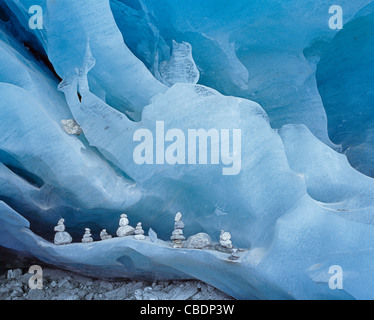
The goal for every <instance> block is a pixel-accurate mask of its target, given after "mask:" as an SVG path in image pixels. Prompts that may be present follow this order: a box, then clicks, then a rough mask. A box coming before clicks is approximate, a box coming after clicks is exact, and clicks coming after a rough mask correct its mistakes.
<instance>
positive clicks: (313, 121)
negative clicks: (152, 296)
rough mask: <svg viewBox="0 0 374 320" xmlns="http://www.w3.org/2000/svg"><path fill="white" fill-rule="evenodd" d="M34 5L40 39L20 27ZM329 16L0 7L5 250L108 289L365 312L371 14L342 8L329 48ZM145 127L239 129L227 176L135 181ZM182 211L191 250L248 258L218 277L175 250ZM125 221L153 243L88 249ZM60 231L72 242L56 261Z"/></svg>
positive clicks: (171, 168)
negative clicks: (156, 289)
mask: <svg viewBox="0 0 374 320" xmlns="http://www.w3.org/2000/svg"><path fill="white" fill-rule="evenodd" d="M32 5H38V6H40V7H41V8H42V10H43V25H42V29H30V27H29V19H30V17H31V14H29V8H30V6H32ZM330 5H331V3H330V2H329V1H327V0H320V1H309V0H301V1H291V0H266V1H264V0H261V1H260V0H253V1H248V0H236V1H234V3H229V2H227V1H223V0H204V1H201V0H199V1H197V0H188V1H187V0H180V1H174V0H162V1H160V0H157V1H156V0H110V1H109V0H90V1H83V0H66V1H45V0H17V1H16V0H5V1H2V2H1V3H0V246H2V247H5V248H9V249H11V250H13V251H14V250H15V251H18V252H19V254H20V255H27V256H30V255H31V256H33V257H35V258H37V259H39V260H41V261H43V262H45V263H48V264H50V265H55V266H56V267H59V268H63V269H67V270H71V271H74V272H77V273H81V274H85V275H89V276H93V277H98V278H103V279H118V278H133V279H152V280H154V279H160V280H161V279H162V280H165V279H199V280H202V281H205V282H207V283H209V284H211V285H213V286H215V287H216V288H218V289H220V290H222V291H224V292H226V293H227V294H229V295H231V296H233V297H235V298H238V299H321V298H322V299H374V268H373V265H374V225H373V224H374V180H373V178H372V176H374V169H373V168H374V162H373V159H374V139H373V134H374V131H373V129H372V127H373V121H374V113H373V112H374V111H373V110H374V109H373V108H372V103H373V102H372V101H373V99H371V95H372V94H373V89H372V87H373V85H374V84H373V79H374V68H373V66H374V61H373V57H372V49H373V48H372V46H373V43H374V42H373V33H372V31H370V30H372V29H373V26H374V20H373V16H374V5H373V4H371V1H369V0H357V1H348V0H341V1H339V5H341V6H342V8H343V10H344V23H345V24H344V28H343V30H341V31H339V30H331V29H329V26H328V20H329V18H330V15H329V7H330ZM69 119H74V120H75V121H76V123H77V124H79V127H78V128H80V129H81V130H82V133H81V134H80V135H75V134H68V133H67V132H66V129H63V127H62V125H61V121H62V120H69ZM156 122H162V123H163V125H164V126H165V131H167V130H169V129H175V128H176V129H179V130H182V131H183V132H187V131H188V130H189V129H200V128H202V129H205V130H209V129H216V130H218V131H219V132H222V131H223V130H227V129H238V130H239V129H240V130H241V163H240V172H239V174H237V175H223V174H222V172H223V169H224V168H227V166H225V165H224V164H222V163H221V164H217V165H203V164H195V165H194V164H185V165H180V164H178V165H170V164H168V163H164V164H153V165H147V164H144V165H139V164H137V163H136V162H135V161H134V158H133V152H134V149H135V148H136V146H137V145H139V142H137V141H134V139H133V137H134V133H135V132H137V131H138V130H142V129H147V130H148V131H149V132H151V133H152V135H153V136H156V135H157V133H156ZM63 123H70V122H66V121H63ZM73 123H74V122H73ZM169 143H171V142H169ZM208 145H209V144H208ZM207 151H208V154H210V152H211V151H214V150H211V149H210V148H208V150H207ZM177 212H182V214H183V219H184V223H185V229H184V236H186V238H188V237H189V236H191V235H194V234H197V233H200V232H205V233H207V234H209V235H210V236H211V237H212V240H214V241H217V240H218V238H219V235H220V231H221V230H225V231H228V232H230V233H231V235H232V239H231V240H232V242H233V245H234V246H235V247H236V248H243V249H246V250H244V251H241V252H240V254H239V255H240V258H239V259H238V260H237V261H235V262H230V261H229V260H228V256H229V254H227V253H225V252H220V251H217V250H207V249H201V250H199V249H188V248H173V247H171V246H170V241H168V239H169V238H170V235H171V233H172V231H173V223H174V216H175V214H176V213H177ZM123 213H126V214H127V216H128V217H129V220H130V222H131V224H133V226H135V225H136V223H137V222H141V223H142V226H143V229H144V230H145V231H148V230H149V228H152V229H153V230H155V231H156V233H157V235H158V238H159V240H158V241H157V242H152V241H150V239H149V238H148V237H146V239H145V240H136V239H134V238H133V237H132V236H130V237H121V238H118V237H114V238H112V239H109V240H105V241H100V239H99V237H98V234H99V233H100V231H101V230H102V229H106V230H107V231H108V233H109V234H112V235H114V234H115V231H116V229H117V228H118V218H119V216H120V215H121V214H123ZM61 218H63V219H64V220H65V225H66V230H67V231H69V233H70V234H71V235H72V237H73V243H71V244H67V245H60V246H58V245H55V244H53V237H54V231H53V227H54V226H55V225H56V223H57V221H59V220H60V219H61ZM85 228H90V230H91V233H92V234H93V238H94V241H93V242H91V243H80V241H81V238H82V235H83V233H84V230H85ZM146 235H147V232H146ZM334 265H338V266H341V268H342V269H343V271H344V287H343V289H341V290H331V289H330V287H329V279H330V277H331V274H329V268H330V266H334Z"/></svg>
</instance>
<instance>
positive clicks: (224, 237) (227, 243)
mask: <svg viewBox="0 0 374 320" xmlns="http://www.w3.org/2000/svg"><path fill="white" fill-rule="evenodd" d="M219 243H220V244H221V246H222V247H224V248H227V249H232V242H231V234H230V233H229V232H225V231H223V230H221V235H220V236H219Z"/></svg>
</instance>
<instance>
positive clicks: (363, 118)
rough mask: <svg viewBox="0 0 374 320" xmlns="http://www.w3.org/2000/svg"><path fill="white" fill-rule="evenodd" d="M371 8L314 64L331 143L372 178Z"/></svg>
mask: <svg viewBox="0 0 374 320" xmlns="http://www.w3.org/2000/svg"><path fill="white" fill-rule="evenodd" d="M373 26H374V6H373V5H370V6H367V7H365V8H364V9H363V10H361V11H360V12H359V13H358V14H357V15H356V16H355V17H354V19H353V20H352V21H351V22H349V23H348V24H347V25H346V26H345V27H344V29H343V30H342V31H341V32H339V33H338V34H337V35H336V36H335V38H334V39H333V41H331V43H330V44H329V45H328V47H327V49H326V51H325V52H324V54H323V55H322V57H321V61H320V62H319V64H318V69H317V80H318V88H319V91H320V93H321V97H322V100H323V103H324V106H325V108H326V112H327V115H328V119H329V133H330V137H331V140H332V141H333V142H334V143H336V144H340V145H341V146H342V150H343V151H344V153H345V154H346V155H347V157H348V159H349V161H350V163H351V164H352V166H354V167H355V168H356V169H358V170H360V171H361V172H363V173H365V174H367V175H369V176H371V177H373V176H374V169H373V168H374V166H373V165H374V155H373V146H374V132H373V124H374V118H373V107H374V102H373V101H374V99H373V98H374V97H373V95H374V91H373V89H372V88H373V86H374V80H373V73H374V65H373V55H372V52H373V46H374V45H373V34H374V33H373Z"/></svg>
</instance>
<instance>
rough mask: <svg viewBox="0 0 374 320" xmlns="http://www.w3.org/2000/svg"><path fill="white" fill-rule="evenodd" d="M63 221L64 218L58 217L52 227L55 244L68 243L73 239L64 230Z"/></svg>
mask: <svg viewBox="0 0 374 320" xmlns="http://www.w3.org/2000/svg"><path fill="white" fill-rule="evenodd" d="M64 222H65V220H64V219H60V220H59V221H58V223H57V226H56V227H55V229H54V230H55V231H56V234H55V239H54V242H55V244H57V245H63V244H69V243H71V242H72V241H73V239H72V237H71V235H70V234H69V233H67V232H66V231H65V225H64Z"/></svg>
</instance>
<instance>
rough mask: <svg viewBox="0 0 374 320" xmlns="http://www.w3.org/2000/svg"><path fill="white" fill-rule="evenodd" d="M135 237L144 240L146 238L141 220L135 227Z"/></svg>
mask: <svg viewBox="0 0 374 320" xmlns="http://www.w3.org/2000/svg"><path fill="white" fill-rule="evenodd" d="M134 238H135V239H136V240H144V239H145V236H144V231H143V228H142V223H141V222H138V224H137V225H136V227H135V236H134Z"/></svg>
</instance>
